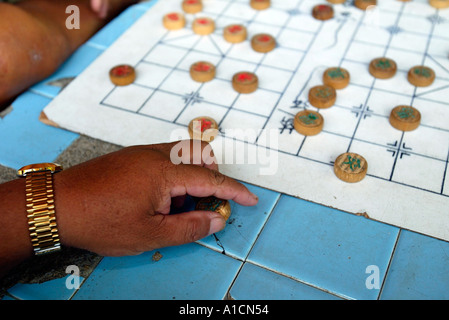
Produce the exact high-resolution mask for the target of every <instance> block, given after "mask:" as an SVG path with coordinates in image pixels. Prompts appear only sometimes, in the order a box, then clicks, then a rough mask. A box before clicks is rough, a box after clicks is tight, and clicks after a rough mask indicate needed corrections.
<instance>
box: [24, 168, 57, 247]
mask: <svg viewBox="0 0 449 320" xmlns="http://www.w3.org/2000/svg"><path fill="white" fill-rule="evenodd" d="M53 172H54V171H51V170H48V169H43V171H32V172H27V173H26V175H25V177H26V211H27V218H28V225H29V231H30V237H31V243H32V246H33V250H34V253H35V254H36V255H41V254H45V253H50V252H54V251H58V250H60V249H61V244H60V241H59V233H58V226H57V224H56V215H55V201H54V193H53Z"/></svg>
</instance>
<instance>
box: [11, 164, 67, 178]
mask: <svg viewBox="0 0 449 320" xmlns="http://www.w3.org/2000/svg"><path fill="white" fill-rule="evenodd" d="M61 170H62V166H61V165H59V164H57V163H36V164H30V165H27V166H25V167H22V168H20V169H19V170H18V171H17V174H18V175H19V176H25V175H26V174H27V173H29V172H39V171H51V172H52V173H55V172H58V171H61Z"/></svg>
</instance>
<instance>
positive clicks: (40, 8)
mask: <svg viewBox="0 0 449 320" xmlns="http://www.w3.org/2000/svg"><path fill="white" fill-rule="evenodd" d="M70 4H76V5H77V6H78V7H79V9H80V29H67V28H66V24H65V21H66V19H67V18H68V16H69V14H67V13H66V12H65V10H66V7H67V6H68V5H70ZM104 23H105V21H104V20H102V19H100V18H99V17H98V16H97V15H96V14H95V13H94V12H92V10H90V7H89V1H88V0H77V1H66V0H64V1H59V0H58V1H54V0H31V1H23V2H20V3H19V4H17V5H11V4H7V3H0V30H1V31H0V73H1V77H0V104H2V103H4V102H6V101H7V100H8V99H10V98H12V97H14V96H16V95H18V94H20V93H21V92H22V91H23V90H25V89H26V88H28V87H29V86H31V85H33V84H34V83H36V82H38V81H40V80H42V79H45V78H46V77H48V76H50V75H51V74H52V73H54V72H55V71H56V70H57V68H58V67H59V66H60V65H61V64H62V63H63V62H64V61H65V60H66V59H67V58H68V57H69V56H70V54H72V53H73V52H74V51H75V50H76V48H78V47H79V46H80V45H81V44H83V43H84V42H85V41H86V40H88V39H89V37H91V36H92V35H93V34H94V33H95V32H96V31H97V30H98V29H100V28H101V26H103V25H104Z"/></svg>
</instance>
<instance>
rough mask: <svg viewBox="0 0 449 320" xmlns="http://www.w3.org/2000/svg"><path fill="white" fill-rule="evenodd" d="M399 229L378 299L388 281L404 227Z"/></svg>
mask: <svg viewBox="0 0 449 320" xmlns="http://www.w3.org/2000/svg"><path fill="white" fill-rule="evenodd" d="M398 229H399V230H398V235H397V237H396V241H395V243H394V246H393V250H392V251H391V255H390V260H389V261H388V265H387V269H386V270H385V276H384V279H383V281H382V285H381V286H380V288H379V294H378V295H377V300H381V296H382V291H383V289H384V287H385V283H386V281H387V277H388V273H389V272H390V267H391V264H392V262H393V259H394V254H395V252H396V249H397V247H398V242H399V238H400V237H401V233H402V228H398Z"/></svg>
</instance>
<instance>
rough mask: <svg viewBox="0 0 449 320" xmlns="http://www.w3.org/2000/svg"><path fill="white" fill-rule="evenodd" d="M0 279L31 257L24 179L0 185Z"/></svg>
mask: <svg viewBox="0 0 449 320" xmlns="http://www.w3.org/2000/svg"><path fill="white" fill-rule="evenodd" d="M0 219H1V220H0V221H1V223H0V278H1V277H2V276H4V275H5V273H7V272H8V271H9V270H10V269H11V268H13V267H14V266H15V265H17V264H19V263H20V262H22V261H24V260H25V259H27V258H29V257H31V256H32V255H33V249H32V246H31V241H30V236H29V232H28V229H27V217H26V211H25V179H16V180H13V181H10V182H7V183H4V184H0Z"/></svg>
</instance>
